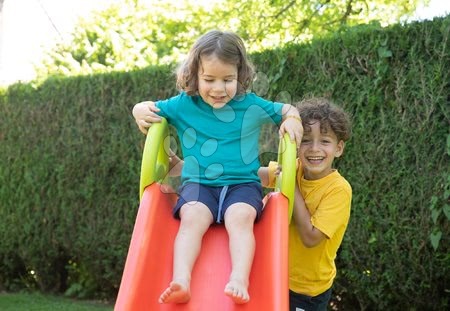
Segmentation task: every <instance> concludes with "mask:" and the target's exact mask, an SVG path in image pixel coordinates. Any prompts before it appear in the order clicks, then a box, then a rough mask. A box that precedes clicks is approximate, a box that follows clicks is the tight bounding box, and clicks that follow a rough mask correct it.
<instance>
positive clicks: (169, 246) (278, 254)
mask: <svg viewBox="0 0 450 311" xmlns="http://www.w3.org/2000/svg"><path fill="white" fill-rule="evenodd" d="M175 200H176V195H174V194H167V193H163V191H162V190H161V185H160V184H158V183H153V184H151V185H150V186H148V187H147V188H145V191H144V193H143V196H142V199H141V203H140V206H139V211H138V215H137V218H136V223H135V227H134V230H133V234H132V238H131V243H130V248H129V251H128V255H127V259H126V263H125V268H124V272H123V276H122V282H121V284H120V289H119V294H118V297H117V301H116V305H115V308H114V310H115V311H157V310H191V311H202V310H205V311H206V310H208V311H221V310H224V311H228V310H255V311H256V310H258V311H285V310H288V308H289V302H288V300H289V299H288V295H289V294H288V267H287V264H288V247H287V243H288V223H289V217H288V199H287V198H286V197H285V196H284V195H282V194H281V193H279V192H271V193H269V194H268V195H267V196H266V198H265V201H266V205H265V209H264V212H263V215H262V218H261V220H260V221H259V222H258V223H257V224H256V225H255V229H254V231H255V237H256V252H255V259H254V262H253V266H252V271H251V274H250V286H249V294H250V302H248V303H246V304H242V305H237V304H235V303H233V301H232V300H231V299H230V298H229V297H228V296H226V295H225V294H224V287H225V284H226V283H227V282H228V277H229V274H230V271H231V263H230V255H229V250H228V236H227V233H226V231H225V227H224V226H223V225H213V226H211V228H210V229H209V230H208V232H207V233H206V234H205V236H204V238H203V244H202V250H201V253H200V256H199V258H198V259H197V262H196V264H195V267H194V270H193V272H192V281H191V295H192V298H191V300H190V301H189V302H188V303H186V304H160V303H158V298H159V295H160V294H161V293H162V291H163V290H164V289H165V288H166V287H167V286H168V284H169V283H170V281H171V278H172V259H173V242H174V239H175V236H176V233H177V231H178V226H179V221H178V220H176V219H174V218H173V217H172V212H171V211H172V206H173V204H174V203H175Z"/></svg>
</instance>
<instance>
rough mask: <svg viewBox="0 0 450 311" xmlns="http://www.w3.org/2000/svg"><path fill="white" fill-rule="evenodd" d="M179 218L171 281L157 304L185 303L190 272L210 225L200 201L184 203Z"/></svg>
mask: <svg viewBox="0 0 450 311" xmlns="http://www.w3.org/2000/svg"><path fill="white" fill-rule="evenodd" d="M180 218H181V221H180V228H179V229H178V233H177V236H176V238H175V243H174V257H173V277H172V282H171V283H170V285H169V287H168V288H167V289H166V290H165V291H164V292H163V293H162V294H161V296H160V297H159V302H160V303H186V302H188V301H189V299H190V298H191V293H190V283H191V272H192V269H193V267H194V263H195V261H196V259H197V257H198V255H199V253H200V249H201V244H202V238H203V235H204V234H205V232H206V231H207V230H208V228H209V226H210V225H211V224H212V222H213V216H212V214H211V212H210V210H209V209H208V207H207V206H206V205H205V204H203V203H200V202H190V203H186V204H184V205H183V206H182V207H181V210H180Z"/></svg>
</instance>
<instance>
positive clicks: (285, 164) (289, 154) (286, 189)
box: [275, 134, 297, 223]
mask: <svg viewBox="0 0 450 311" xmlns="http://www.w3.org/2000/svg"><path fill="white" fill-rule="evenodd" d="M296 162H297V146H296V145H295V143H293V142H291V139H290V138H289V135H288V134H285V135H284V137H283V139H281V140H280V145H279V146H278V164H279V165H281V173H280V174H279V175H278V176H277V180H276V184H275V190H276V191H281V193H282V194H283V195H284V196H285V197H287V198H288V200H289V209H288V211H289V215H288V216H289V223H290V222H291V218H292V212H293V211H294V190H295V183H296V180H295V176H296V173H297V169H296Z"/></svg>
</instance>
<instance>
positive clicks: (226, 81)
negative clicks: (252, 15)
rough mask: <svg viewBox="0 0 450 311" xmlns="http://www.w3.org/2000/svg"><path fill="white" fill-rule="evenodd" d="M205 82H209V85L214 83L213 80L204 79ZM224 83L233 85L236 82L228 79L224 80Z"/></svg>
mask: <svg viewBox="0 0 450 311" xmlns="http://www.w3.org/2000/svg"><path fill="white" fill-rule="evenodd" d="M203 81H205V82H208V83H212V82H214V80H213V79H203ZM223 81H224V82H225V83H231V82H233V81H234V79H226V80H223Z"/></svg>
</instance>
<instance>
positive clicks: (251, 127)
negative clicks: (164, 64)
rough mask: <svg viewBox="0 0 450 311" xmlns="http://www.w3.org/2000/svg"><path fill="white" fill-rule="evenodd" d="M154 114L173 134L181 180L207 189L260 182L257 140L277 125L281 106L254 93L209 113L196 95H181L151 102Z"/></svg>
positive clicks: (237, 97) (207, 106) (209, 109)
mask: <svg viewBox="0 0 450 311" xmlns="http://www.w3.org/2000/svg"><path fill="white" fill-rule="evenodd" d="M156 106H157V107H158V108H159V109H160V112H159V113H158V114H159V115H160V116H161V117H164V118H166V119H167V121H168V122H169V124H171V125H172V126H174V127H175V129H176V130H177V134H178V138H179V140H180V145H181V148H182V152H183V158H184V166H183V170H182V172H181V181H182V183H183V184H185V183H190V182H194V183H201V184H205V185H209V186H225V185H234V184H241V183H248V182H260V179H259V177H258V169H259V167H260V163H259V159H258V156H259V147H258V140H259V134H260V130H261V126H262V125H263V124H264V123H270V122H272V123H275V124H279V123H280V122H281V119H282V116H281V111H282V107H283V104H281V103H274V102H271V101H268V100H265V99H263V98H261V97H259V96H257V95H255V94H254V93H247V94H243V95H239V96H236V97H235V98H234V99H232V100H231V101H230V102H229V103H227V105H225V106H224V107H222V108H220V109H214V108H212V107H211V106H210V105H208V104H207V103H205V102H204V101H203V99H202V98H201V97H200V96H189V95H187V94H186V93H184V92H182V93H180V94H179V95H178V96H175V97H172V98H170V99H167V100H162V101H158V102H156Z"/></svg>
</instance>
